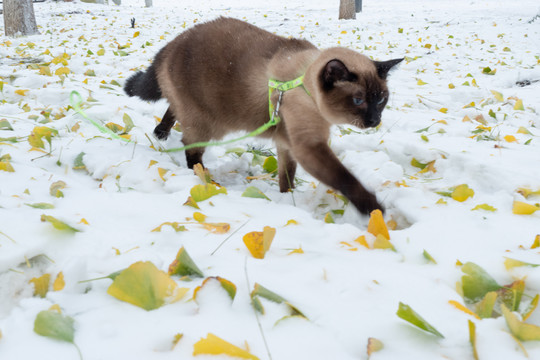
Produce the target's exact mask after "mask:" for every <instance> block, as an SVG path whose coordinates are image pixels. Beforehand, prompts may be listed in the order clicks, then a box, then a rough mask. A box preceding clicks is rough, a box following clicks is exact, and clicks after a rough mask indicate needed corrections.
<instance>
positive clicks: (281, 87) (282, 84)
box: [268, 75, 311, 125]
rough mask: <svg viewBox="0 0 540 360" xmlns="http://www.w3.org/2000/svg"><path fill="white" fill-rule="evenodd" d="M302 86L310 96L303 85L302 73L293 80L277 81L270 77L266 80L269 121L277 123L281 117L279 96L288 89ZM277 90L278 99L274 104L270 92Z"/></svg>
mask: <svg viewBox="0 0 540 360" xmlns="http://www.w3.org/2000/svg"><path fill="white" fill-rule="evenodd" d="M300 86H303V87H304V90H305V91H306V93H307V94H308V95H310V96H311V94H310V93H309V91H308V90H307V89H306V87H305V86H304V75H302V76H299V77H297V78H296V79H294V80H290V81H279V80H274V79H270V80H268V112H269V114H270V122H272V123H273V125H277V123H279V122H280V121H281V118H280V117H279V114H278V112H279V105H280V103H281V97H282V96H283V93H284V92H285V91H288V90H292V89H294V88H297V87H300ZM275 90H277V91H279V99H278V102H277V103H276V105H275V106H274V103H273V102H272V94H273V93H274V91H275Z"/></svg>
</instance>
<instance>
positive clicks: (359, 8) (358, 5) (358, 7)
mask: <svg viewBox="0 0 540 360" xmlns="http://www.w3.org/2000/svg"><path fill="white" fill-rule="evenodd" d="M355 3H356V4H355V7H356V12H357V13H359V12H362V0H356V1H355Z"/></svg>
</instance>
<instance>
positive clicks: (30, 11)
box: [4, 0, 39, 36]
mask: <svg viewBox="0 0 540 360" xmlns="http://www.w3.org/2000/svg"><path fill="white" fill-rule="evenodd" d="M4 28H5V31H6V36H26V35H35V34H39V31H38V29H37V24H36V16H35V15H34V4H33V3H32V0H4Z"/></svg>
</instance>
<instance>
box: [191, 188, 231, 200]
mask: <svg viewBox="0 0 540 360" xmlns="http://www.w3.org/2000/svg"><path fill="white" fill-rule="evenodd" d="M189 193H190V195H191V197H192V198H193V200H195V201H196V202H199V201H204V200H207V199H209V198H211V197H212V196H215V195H218V194H227V189H226V188H224V187H221V186H217V185H214V184H206V185H195V186H194V187H192V188H191V190H190V191H189Z"/></svg>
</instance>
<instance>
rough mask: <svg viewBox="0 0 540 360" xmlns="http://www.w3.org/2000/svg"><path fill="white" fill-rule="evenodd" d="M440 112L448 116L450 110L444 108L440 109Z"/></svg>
mask: <svg viewBox="0 0 540 360" xmlns="http://www.w3.org/2000/svg"><path fill="white" fill-rule="evenodd" d="M439 111H440V112H442V113H443V114H446V113H448V108H444V107H443V108H440V109H439Z"/></svg>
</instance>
